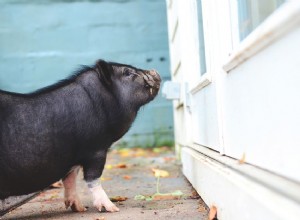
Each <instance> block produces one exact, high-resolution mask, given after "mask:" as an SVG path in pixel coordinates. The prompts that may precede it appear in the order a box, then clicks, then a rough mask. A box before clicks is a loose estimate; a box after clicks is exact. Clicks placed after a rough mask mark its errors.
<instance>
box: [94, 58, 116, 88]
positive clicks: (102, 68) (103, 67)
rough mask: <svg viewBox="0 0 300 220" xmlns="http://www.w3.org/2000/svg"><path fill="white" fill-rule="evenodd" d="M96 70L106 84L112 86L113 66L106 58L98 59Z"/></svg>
mask: <svg viewBox="0 0 300 220" xmlns="http://www.w3.org/2000/svg"><path fill="white" fill-rule="evenodd" d="M95 70H96V72H97V73H98V75H99V78H100V80H101V81H102V82H103V83H104V85H105V86H110V85H111V83H112V79H111V74H112V67H111V65H110V64H109V63H107V62H105V61H104V60H98V61H97V62H96V65H95Z"/></svg>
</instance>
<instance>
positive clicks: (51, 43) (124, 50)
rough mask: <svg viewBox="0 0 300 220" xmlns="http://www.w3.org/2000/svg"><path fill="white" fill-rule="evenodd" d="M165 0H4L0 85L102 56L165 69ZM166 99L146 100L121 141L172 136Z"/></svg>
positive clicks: (31, 82)
mask: <svg viewBox="0 0 300 220" xmlns="http://www.w3.org/2000/svg"><path fill="white" fill-rule="evenodd" d="M165 8H166V6H165V1H163V0H115V1H113V0H112V1H108V0H106V1H105V0H89V1H88V0H31V1H30V0H1V1H0V88H1V89H3V90H8V91H14V92H30V91H33V90H36V89H38V88H41V87H43V86H46V85H50V84H52V83H54V82H56V81H58V80H60V79H63V78H65V77H66V76H68V75H70V74H71V73H72V72H73V71H74V70H76V69H77V68H78V67H79V66H80V65H82V64H85V65H86V64H93V63H94V61H95V60H97V59H99V58H102V59H105V60H108V61H115V62H121V63H122V62H123V63H127V64H131V65H134V66H138V67H140V68H145V69H150V68H155V69H157V70H158V71H159V72H160V74H161V75H162V78H163V80H167V79H169V77H170V73H169V57H168V40H167V21H166V10H165ZM172 121H173V117H172V107H171V103H169V102H167V101H165V100H164V99H163V98H161V95H159V97H158V98H157V99H156V100H155V101H154V102H152V103H151V104H149V105H147V106H146V107H144V108H143V109H142V110H141V112H140V114H139V116H138V119H137V120H136V122H135V123H134V126H133V127H132V129H131V130H130V132H129V133H128V134H127V135H126V136H125V137H124V138H123V139H122V143H121V145H127V146H152V145H161V144H164V143H170V142H172V141H173V122H172Z"/></svg>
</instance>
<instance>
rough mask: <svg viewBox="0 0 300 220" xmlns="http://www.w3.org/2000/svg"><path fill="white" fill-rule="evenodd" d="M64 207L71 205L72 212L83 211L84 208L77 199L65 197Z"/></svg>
mask: <svg viewBox="0 0 300 220" xmlns="http://www.w3.org/2000/svg"><path fill="white" fill-rule="evenodd" d="M65 205H66V209H67V208H69V207H71V209H72V211H73V212H85V211H86V208H85V207H84V206H83V205H82V204H81V202H80V200H78V199H67V200H65Z"/></svg>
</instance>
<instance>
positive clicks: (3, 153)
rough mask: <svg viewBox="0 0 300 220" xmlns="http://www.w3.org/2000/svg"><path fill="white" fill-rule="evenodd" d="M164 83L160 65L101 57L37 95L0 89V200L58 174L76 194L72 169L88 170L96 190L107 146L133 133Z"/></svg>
mask: <svg viewBox="0 0 300 220" xmlns="http://www.w3.org/2000/svg"><path fill="white" fill-rule="evenodd" d="M160 82H161V79H160V76H159V74H158V73H157V72H156V71H155V70H150V71H148V70H141V69H138V68H135V67H132V66H130V65H125V64H119V63H113V62H106V61H103V60H98V61H97V62H96V64H95V65H94V66H91V67H87V66H85V67H83V68H82V69H81V70H79V71H78V72H76V73H75V74H74V75H72V76H70V77H69V78H67V79H65V80H62V81H60V82H58V83H56V84H54V85H51V86H49V87H45V88H42V89H40V90H37V91H35V92H33V93H28V94H19V93H12V92H7V91H2V90H0V132H1V133H0V199H4V198H6V197H8V196H16V195H23V194H28V193H32V192H35V191H38V190H41V189H44V188H46V187H48V186H49V185H51V184H52V183H54V182H55V181H58V180H60V179H63V180H65V181H64V182H65V183H66V184H65V186H68V187H69V188H70V189H71V190H69V191H67V192H65V194H67V195H66V197H71V196H70V195H73V194H74V192H73V191H74V189H73V188H74V187H73V185H74V184H73V183H72V180H73V179H75V177H76V174H77V172H75V174H74V172H73V170H74V167H82V168H83V172H84V179H85V181H86V182H87V183H88V185H89V187H90V189H91V191H92V193H99V192H100V191H101V190H102V188H101V185H100V186H98V185H97V184H95V183H96V182H97V181H98V178H99V177H100V176H101V174H102V171H103V168H104V164H105V160H106V154H107V151H108V149H109V147H110V146H111V145H112V143H113V142H115V141H117V140H118V139H120V138H121V137H122V136H123V135H124V134H125V133H126V132H127V131H128V129H129V128H130V126H131V124H132V122H133V121H134V119H135V118H136V115H137V113H138V110H139V109H140V107H141V106H143V105H145V104H147V103H148V102H150V101H151V100H153V99H154V98H155V96H156V95H157V93H158V90H159V87H160ZM76 170H77V169H76ZM72 172H73V173H72ZM70 173H71V174H72V175H71V174H70ZM74 175H75V177H74ZM68 176H69V177H68ZM98 182H99V181H98ZM98 188H99V190H100V191H99V190H98V191H99V192H98V191H97V190H95V189H98ZM66 190H68V189H66ZM103 192H104V191H103ZM103 192H102V191H101V192H100V193H103ZM104 194H105V193H104ZM93 196H94V197H97V199H98V200H101V199H99V198H98V197H99V196H97V195H94V194H93ZM75 197H76V196H75ZM72 198H73V197H72ZM67 200H68V198H67ZM69 200H70V199H69ZM65 202H66V206H67V205H69V206H72V204H73V203H72V201H65ZM70 202H71V203H72V204H69V203H70ZM75 202H77V201H75ZM102 202H103V201H102ZM106 202H107V201H106ZM78 204H79V205H77V206H78V207H80V208H79V209H80V210H82V209H83V208H82V205H81V204H80V202H79V203H78ZM110 205H111V204H110ZM73 206H76V204H75V205H74V204H73ZM95 206H97V207H98V208H99V206H100V207H101V204H95ZM72 209H73V208H72ZM74 209H75V210H74V211H80V210H76V208H74ZM114 211H116V209H114Z"/></svg>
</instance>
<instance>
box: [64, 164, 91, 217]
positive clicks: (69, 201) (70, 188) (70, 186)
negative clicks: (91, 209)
mask: <svg viewBox="0 0 300 220" xmlns="http://www.w3.org/2000/svg"><path fill="white" fill-rule="evenodd" d="M79 169H80V167H79V166H77V167H74V168H73V169H72V170H71V171H70V172H69V173H68V175H67V176H66V177H65V178H64V179H63V184H64V188H65V205H66V208H69V207H71V209H72V211H73V212H84V211H86V208H85V207H84V206H83V205H82V204H81V201H80V199H79V197H78V195H77V191H76V177H77V174H78V172H79Z"/></svg>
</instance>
